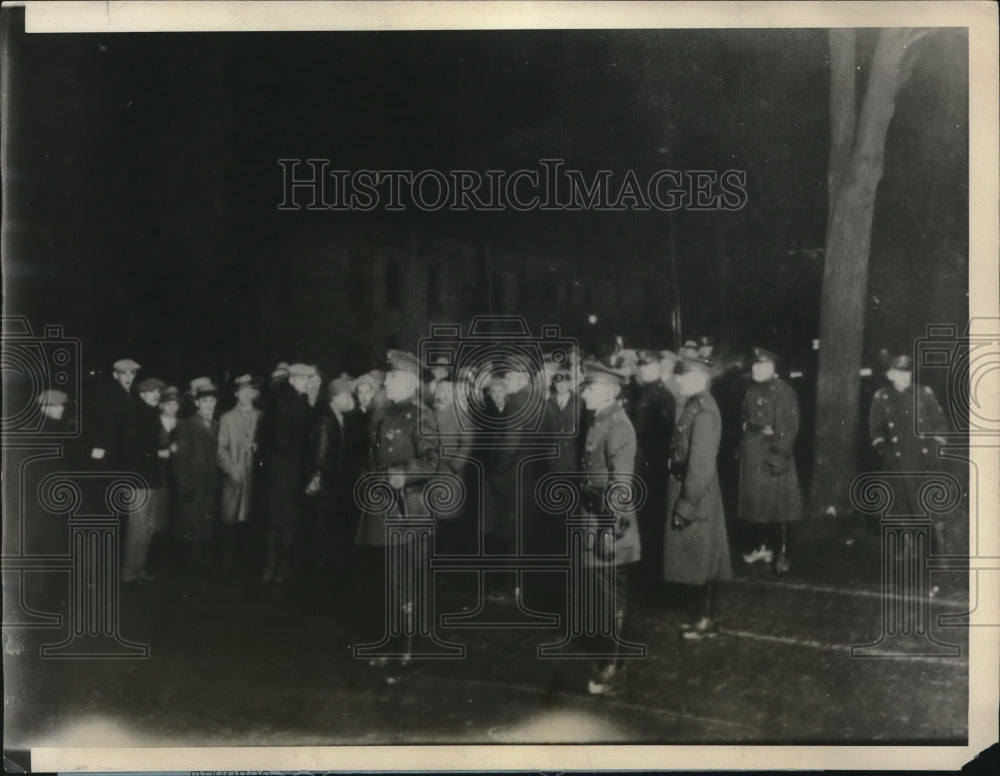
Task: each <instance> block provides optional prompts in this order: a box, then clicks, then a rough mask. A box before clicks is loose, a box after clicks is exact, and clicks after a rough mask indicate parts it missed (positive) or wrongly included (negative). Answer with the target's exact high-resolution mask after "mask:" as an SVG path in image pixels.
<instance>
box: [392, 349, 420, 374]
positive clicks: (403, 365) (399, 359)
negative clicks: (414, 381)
mask: <svg viewBox="0 0 1000 776" xmlns="http://www.w3.org/2000/svg"><path fill="white" fill-rule="evenodd" d="M386 361H388V363H389V371H390V372H409V373H410V374H414V375H417V376H418V377H419V376H420V361H419V360H418V359H417V357H416V356H415V355H413V354H412V353H407V352H405V351H403V350H390V351H389V352H388V354H386Z"/></svg>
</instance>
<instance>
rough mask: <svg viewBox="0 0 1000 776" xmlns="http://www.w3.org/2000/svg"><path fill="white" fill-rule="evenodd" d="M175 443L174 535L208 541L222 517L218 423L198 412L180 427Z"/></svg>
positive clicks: (183, 538)
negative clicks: (175, 496) (220, 514)
mask: <svg viewBox="0 0 1000 776" xmlns="http://www.w3.org/2000/svg"><path fill="white" fill-rule="evenodd" d="M174 444H175V446H176V453H175V454H174V461H173V464H174V477H175V478H176V482H177V494H176V495H177V502H176V507H175V512H174V520H173V528H174V532H175V536H176V538H178V539H181V540H182V541H189V542H206V541H209V540H210V539H211V538H212V535H213V532H214V531H215V527H216V522H217V521H218V516H219V487H220V478H219V475H220V471H219V457H218V456H219V423H218V421H217V420H214V419H213V420H205V419H204V418H203V417H202V416H201V415H199V414H197V413H196V414H194V415H192V416H191V417H190V418H186V419H185V420H183V421H181V422H180V423H179V424H178V425H177V430H176V437H175V442H174Z"/></svg>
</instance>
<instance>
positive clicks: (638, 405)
mask: <svg viewBox="0 0 1000 776" xmlns="http://www.w3.org/2000/svg"><path fill="white" fill-rule="evenodd" d="M661 360H662V355H661V353H660V352H659V351H656V350H640V351H639V353H638V368H637V372H636V378H637V383H638V385H639V393H638V396H637V398H636V402H635V407H634V409H633V411H632V423H633V425H634V426H635V435H636V442H637V444H638V450H637V452H636V465H635V471H636V474H637V475H638V476H639V477H640V478H641V479H642V481H643V483H644V484H645V486H646V502H645V504H644V505H643V507H642V508H641V509H640V510H639V530H640V532H641V534H642V543H643V546H644V547H645V548H646V552H645V554H644V555H645V557H644V558H643V566H644V572H645V573H644V574H643V581H644V583H645V584H646V585H647V586H649V587H653V586H654V585H655V584H656V583H657V582H658V580H659V577H660V570H661V569H662V567H663V566H662V564H663V559H662V557H661V555H660V553H661V552H662V549H663V510H664V509H666V500H667V477H666V474H667V460H668V458H669V457H670V439H671V437H672V436H673V433H674V421H675V406H676V402H675V400H674V396H673V394H672V393H670V391H669V390H668V389H667V386H666V385H665V384H664V382H663V380H662V379H661V371H660V370H661V366H660V362H661Z"/></svg>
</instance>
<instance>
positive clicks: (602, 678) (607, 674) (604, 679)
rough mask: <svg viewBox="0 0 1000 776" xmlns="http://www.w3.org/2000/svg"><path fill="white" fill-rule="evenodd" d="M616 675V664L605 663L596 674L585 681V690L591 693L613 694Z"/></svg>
mask: <svg viewBox="0 0 1000 776" xmlns="http://www.w3.org/2000/svg"><path fill="white" fill-rule="evenodd" d="M617 675H618V666H617V665H616V664H615V663H613V662H612V663H605V664H604V666H603V667H602V668H601V670H600V671H598V672H597V676H595V677H594V678H593V679H591V680H590V681H589V682H587V692H589V693H590V694H591V695H614V694H615V677H616V676H617Z"/></svg>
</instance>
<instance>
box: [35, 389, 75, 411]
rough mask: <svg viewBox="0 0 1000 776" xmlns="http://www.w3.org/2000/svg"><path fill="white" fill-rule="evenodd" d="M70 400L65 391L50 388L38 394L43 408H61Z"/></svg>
mask: <svg viewBox="0 0 1000 776" xmlns="http://www.w3.org/2000/svg"><path fill="white" fill-rule="evenodd" d="M68 398H69V397H68V396H67V395H66V393H65V391H60V390H57V389H55V388H50V389H49V390H47V391H42V392H41V393H40V394H38V403H39V404H41V405H42V406H43V407H60V406H62V405H63V404H65V403H66V401H67V399H68Z"/></svg>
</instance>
